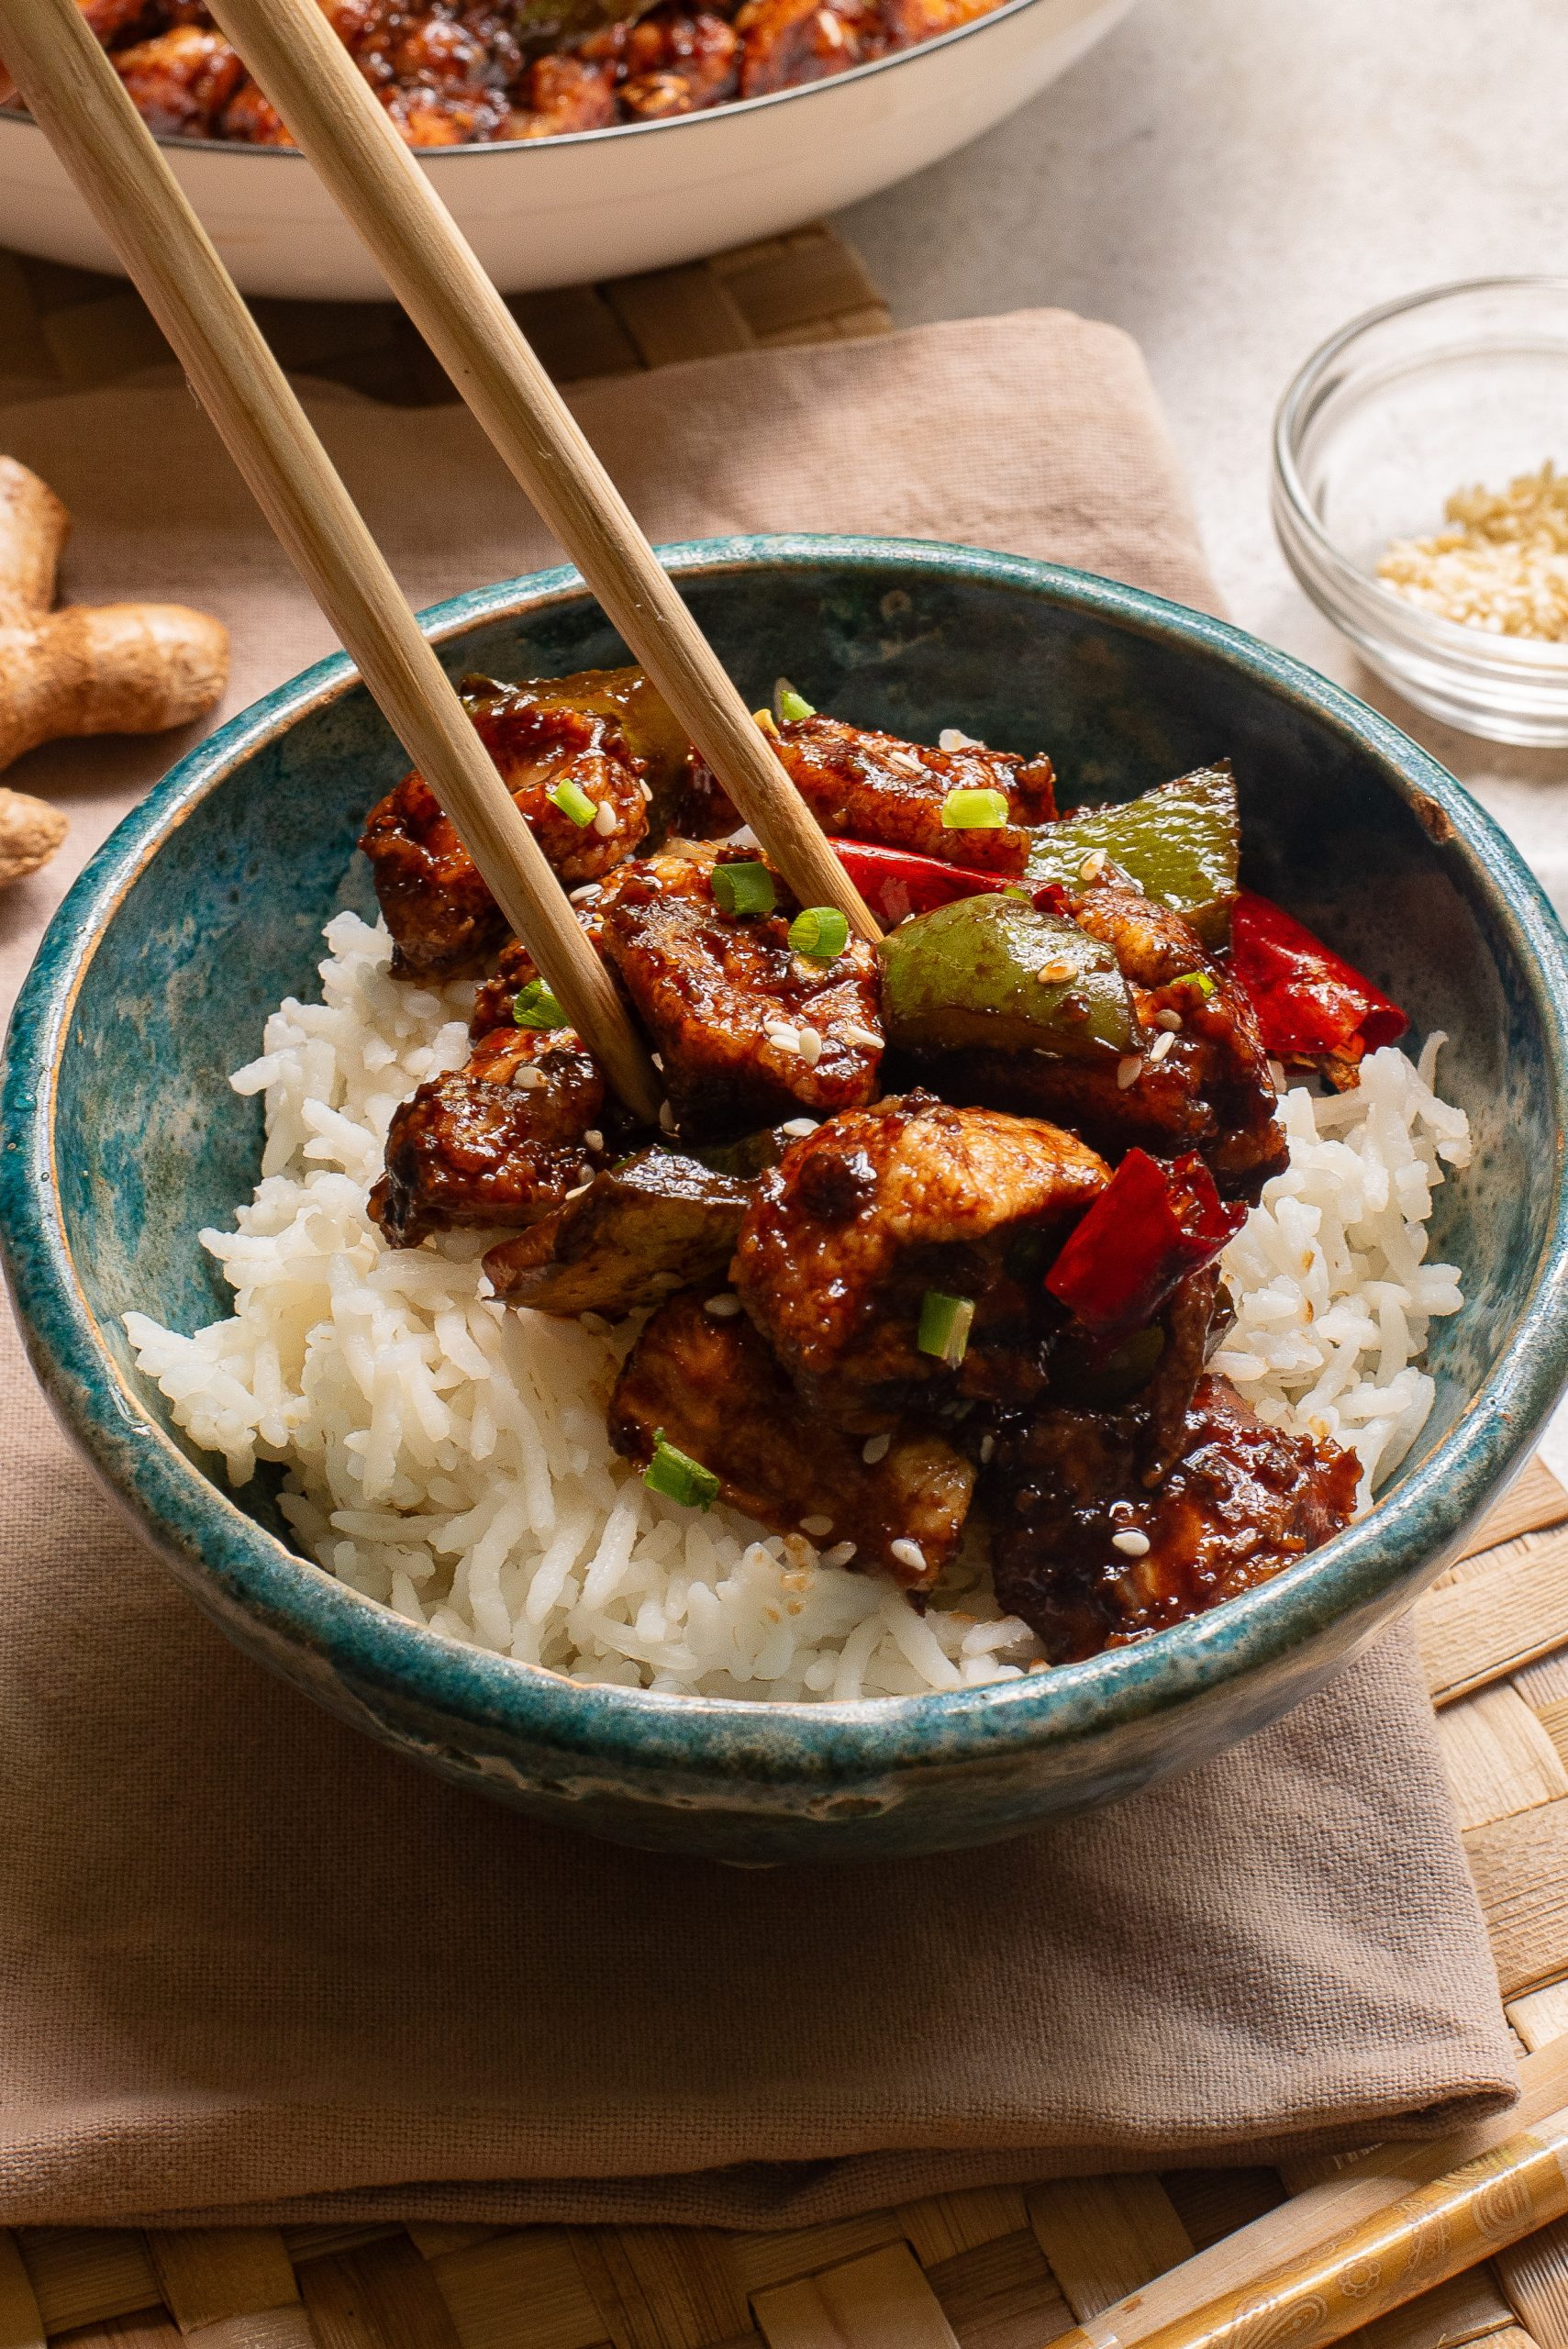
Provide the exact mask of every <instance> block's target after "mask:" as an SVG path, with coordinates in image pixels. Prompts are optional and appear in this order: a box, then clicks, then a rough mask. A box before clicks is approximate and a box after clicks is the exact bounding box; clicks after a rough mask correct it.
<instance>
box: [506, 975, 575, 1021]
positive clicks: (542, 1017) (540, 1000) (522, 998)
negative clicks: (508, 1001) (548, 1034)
mask: <svg viewBox="0 0 1568 2349" xmlns="http://www.w3.org/2000/svg"><path fill="white" fill-rule="evenodd" d="M512 1018H513V1019H514V1020H515V1021H516V1023H517V1026H518V1027H519V1028H566V1027H570V1025H571V1022H570V1021H569V1020H568V1019H567V1017H566V1014H565V1012H564V1011H562V1008H561V1006H560V1004H559V1003H558V1002H557V1001H556V999H555V997H554V996H552V995H551V993H550V989H549V988H548V987H547V986H546V985H545V983H544V981H543V980H542V979H530V980H529V981H528V985H527V986H526V987H519V988H518V989H517V994H516V995H515V996H513V997H512Z"/></svg>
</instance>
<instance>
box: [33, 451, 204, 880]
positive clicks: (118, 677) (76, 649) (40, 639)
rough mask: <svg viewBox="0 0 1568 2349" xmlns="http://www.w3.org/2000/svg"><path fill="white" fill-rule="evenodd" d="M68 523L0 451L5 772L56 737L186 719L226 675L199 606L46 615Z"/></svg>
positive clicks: (84, 609) (141, 729)
mask: <svg viewBox="0 0 1568 2349" xmlns="http://www.w3.org/2000/svg"><path fill="white" fill-rule="evenodd" d="M70 529H71V517H70V515H69V514H68V513H67V512H66V510H65V508H64V507H63V506H62V505H61V502H60V500H59V498H58V497H56V495H55V494H54V492H53V491H52V490H51V489H50V487H49V486H48V485H47V484H46V483H44V482H41V481H40V480H39V477H38V475H37V473H29V472H28V469H27V467H26V465H20V464H18V463H17V461H16V459H15V458H14V457H0V770H3V769H5V768H6V767H8V766H9V765H10V764H11V762H12V761H13V760H14V759H19V758H20V757H21V755H22V753H23V751H32V750H36V749H37V747H38V745H39V743H40V742H53V741H58V740H60V738H61V736H62V735H67V734H159V733H161V732H162V731H163V729H165V728H166V727H170V726H187V725H189V723H190V721H191V720H192V718H201V717H203V716H205V715H206V711H208V710H209V709H211V708H212V707H213V706H214V704H215V703H216V702H217V701H218V700H219V699H220V698H221V696H222V694H223V689H224V687H225V685H227V684H228V629H226V628H224V627H223V625H222V624H221V622H219V621H217V620H215V619H209V618H208V617H207V615H206V613H205V612H194V611H192V610H190V609H189V608H188V607H186V606H185V605H183V604H99V605H96V606H94V605H86V604H67V605H66V606H65V607H63V608H62V609H61V610H60V611H58V612H56V611H51V610H50V606H51V605H52V604H53V602H54V581H55V572H56V570H57V568H58V566H59V562H60V555H61V548H62V547H63V546H64V544H65V540H66V537H67V535H68V533H69V531H70ZM13 796H15V795H13ZM39 861H40V862H41V859H40V860H39ZM29 869H30V868H29Z"/></svg>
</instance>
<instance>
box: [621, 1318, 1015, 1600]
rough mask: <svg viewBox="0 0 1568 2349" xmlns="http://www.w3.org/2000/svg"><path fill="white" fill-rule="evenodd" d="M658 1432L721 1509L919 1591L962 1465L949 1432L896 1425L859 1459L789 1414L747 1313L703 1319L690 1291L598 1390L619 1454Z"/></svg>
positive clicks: (952, 1522) (805, 1419)
mask: <svg viewBox="0 0 1568 2349" xmlns="http://www.w3.org/2000/svg"><path fill="white" fill-rule="evenodd" d="M661 1433H662V1434H663V1435H664V1436H666V1437H667V1438H668V1440H669V1442H671V1443H673V1444H674V1445H675V1446H676V1447H677V1449H678V1450H680V1451H682V1452H684V1453H686V1455H687V1456H688V1458H690V1459H693V1460H696V1461H700V1462H701V1464H702V1465H703V1466H704V1467H705V1468H708V1469H711V1470H712V1472H713V1474H714V1475H716V1476H717V1478H718V1480H719V1489H720V1494H721V1497H723V1498H724V1499H725V1500H726V1501H728V1503H729V1505H730V1507H731V1508H738V1509H740V1510H742V1511H743V1512H744V1513H745V1515H746V1516H748V1517H752V1518H755V1519H756V1520H757V1522H758V1523H759V1524H761V1525H765V1526H768V1527H770V1528H771V1529H772V1530H773V1531H774V1532H776V1533H793V1532H804V1533H806V1534H807V1535H808V1536H809V1538H810V1539H811V1540H812V1541H813V1542H816V1543H817V1546H818V1547H819V1548H822V1549H825V1550H827V1551H828V1553H829V1554H830V1555H832V1554H834V1553H838V1554H836V1555H835V1556H834V1563H835V1564H840V1565H848V1564H851V1563H852V1564H855V1565H857V1566H859V1567H862V1568H866V1569H872V1570H874V1571H876V1572H879V1573H882V1574H885V1575H892V1576H893V1577H894V1579H895V1581H897V1582H900V1583H902V1584H903V1585H904V1586H905V1587H906V1589H909V1590H912V1591H925V1590H929V1588H930V1586H931V1585H932V1584H933V1583H934V1582H935V1581H936V1580H937V1578H938V1576H939V1575H940V1573H941V1571H942V1569H943V1567H944V1566H945V1565H946V1564H948V1563H949V1561H950V1560H951V1557H952V1554H953V1553H954V1551H955V1550H956V1549H957V1547H958V1544H959V1541H960V1538H961V1537H962V1531H963V1523H964V1519H965V1518H966V1516H967V1515H968V1511H969V1504H970V1498H971V1495H972V1493H973V1484H974V1474H973V1469H972V1468H971V1466H970V1464H969V1463H968V1461H966V1460H964V1459H963V1458H962V1456H961V1455H960V1454H959V1453H957V1452H955V1451H954V1450H953V1448H952V1446H951V1444H950V1443H948V1442H946V1441H945V1440H944V1439H943V1438H942V1437H941V1436H940V1435H936V1434H932V1433H928V1432H924V1431H916V1430H901V1431H899V1432H898V1433H897V1434H895V1437H894V1439H893V1442H892V1443H891V1444H890V1445H889V1446H888V1448H887V1450H886V1453H884V1456H883V1457H882V1458H880V1459H879V1460H877V1461H875V1462H874V1463H872V1464H868V1463H867V1461H866V1460H865V1458H864V1456H863V1446H862V1441H861V1439H860V1438H859V1437H858V1436H851V1435H847V1434H845V1433H844V1432H843V1431H842V1430H840V1428H837V1427H835V1426H832V1425H830V1424H829V1423H828V1421H827V1420H825V1419H817V1418H814V1417H813V1416H811V1415H810V1414H809V1413H806V1412H803V1411H802V1409H801V1408H800V1402H799V1398H798V1397H797V1396H795V1394H794V1393H793V1392H792V1390H791V1387H790V1385H789V1381H788V1380H787V1378H785V1376H784V1373H783V1371H782V1370H781V1369H780V1368H779V1365H778V1364H777V1363H776V1362H775V1361H774V1359H773V1354H772V1353H770V1352H769V1350H768V1347H767V1345H766V1344H765V1343H764V1341H763V1340H762V1338H760V1337H759V1336H758V1334H757V1332H756V1331H755V1330H753V1329H752V1328H751V1324H750V1323H749V1322H748V1321H746V1320H745V1319H743V1318H742V1317H740V1316H733V1315H732V1316H730V1317H728V1318H727V1319H718V1318H716V1316H714V1315H713V1314H711V1313H710V1312H709V1311H708V1310H707V1308H706V1302H705V1300H704V1298H703V1297H702V1294H701V1292H700V1291H699V1290H696V1289H691V1290H687V1291H684V1292H683V1294H682V1295H680V1296H678V1297H672V1298H671V1300H670V1302H669V1303H668V1304H667V1305H665V1306H662V1308H660V1310H659V1311H658V1312H657V1313H656V1314H655V1315H654V1317H653V1319H652V1320H651V1321H650V1323H649V1324H648V1327H647V1329H646V1330H644V1331H643V1333H642V1335H641V1337H640V1338H639V1340H638V1341H637V1344H636V1346H635V1348H634V1349H633V1351H632V1353H631V1355H630V1357H629V1358H628V1362H627V1364H626V1368H625V1369H624V1370H623V1371H622V1373H621V1375H620V1378H619V1381H618V1382H617V1386H616V1390H615V1394H614V1396H613V1397H611V1401H610V1440H611V1442H613V1443H614V1445H615V1447H616V1450H617V1452H620V1453H624V1454H625V1455H626V1457H627V1458H628V1459H630V1460H639V1461H647V1460H650V1459H651V1458H652V1456H653V1450H654V1445H655V1442H656V1440H657V1438H658V1436H659V1435H660V1434H661ZM846 1542H852V1543H853V1545H854V1548H853V1553H852V1557H851V1555H846V1554H844V1553H842V1552H841V1551H840V1544H842V1543H846Z"/></svg>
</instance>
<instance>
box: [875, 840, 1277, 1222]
mask: <svg viewBox="0 0 1568 2349" xmlns="http://www.w3.org/2000/svg"><path fill="white" fill-rule="evenodd" d="M1071 911H1072V918H1073V920H1074V921H1076V922H1077V924H1078V926H1079V928H1080V929H1081V930H1087V931H1088V933H1089V935H1090V937H1091V938H1095V939H1098V940H1099V941H1101V943H1102V944H1104V945H1106V946H1108V947H1109V948H1110V949H1111V951H1112V952H1114V953H1115V955H1116V957H1117V961H1118V965H1119V966H1120V969H1121V971H1122V973H1123V975H1124V976H1125V977H1126V978H1127V980H1128V981H1129V990H1130V994H1131V998H1132V1004H1133V1009H1134V1013H1135V1015H1136V1018H1137V1020H1138V1026H1139V1042H1138V1049H1137V1050H1136V1051H1135V1052H1129V1053H1127V1054H1124V1055H1123V1056H1122V1057H1121V1058H1120V1059H1119V1060H1117V1059H1108V1058H1107V1059H1103V1060H1097V1061H1096V1060H1091V1059H1082V1060H1079V1059H1068V1058H1065V1057H1058V1056H1056V1055H1055V1054H1051V1053H1045V1052H1004V1051H997V1050H989V1049H984V1048H981V1049H977V1050H973V1051H970V1052H964V1053H962V1055H957V1056H954V1055H944V1056H943V1057H942V1058H941V1060H940V1063H939V1061H938V1060H936V1059H934V1058H928V1057H925V1056H922V1055H916V1056H912V1057H911V1059H910V1062H909V1066H910V1069H911V1072H912V1073H913V1074H917V1075H919V1076H922V1077H924V1078H926V1079H927V1081H929V1082H930V1083H932V1084H935V1085H940V1089H941V1090H942V1092H944V1093H945V1094H948V1095H949V1096H950V1097H956V1098H958V1099H960V1100H968V1101H989V1102H994V1103H996V1104H1002V1103H1006V1104H1008V1105H1010V1106H1013V1107H1017V1108H1029V1109H1032V1110H1035V1111H1037V1112H1038V1113H1039V1114H1040V1116H1041V1117H1047V1118H1052V1119H1059V1120H1060V1121H1061V1122H1062V1124H1063V1125H1066V1126H1071V1127H1072V1129H1073V1131H1074V1132H1076V1133H1081V1134H1083V1135H1084V1139H1085V1140H1086V1141H1090V1142H1092V1143H1093V1144H1094V1145H1095V1148H1096V1149H1098V1150H1102V1151H1104V1152H1106V1154H1107V1155H1108V1156H1111V1157H1119V1156H1120V1155H1121V1154H1122V1152H1124V1151H1128V1150H1131V1149H1133V1148H1138V1149H1140V1150H1147V1151H1149V1152H1151V1153H1152V1154H1153V1155H1154V1156H1156V1157H1164V1158H1170V1157H1174V1156H1178V1155H1179V1154H1180V1153H1182V1152H1184V1151H1190V1150H1195V1151H1197V1152H1199V1153H1200V1155H1201V1156H1202V1157H1203V1159H1204V1160H1205V1161H1206V1163H1207V1165H1208V1167H1209V1170H1210V1172H1211V1173H1212V1174H1213V1175H1214V1179H1215V1182H1216V1184H1217V1186H1218V1189H1219V1191H1220V1193H1221V1194H1222V1196H1223V1197H1227V1198H1240V1199H1247V1200H1250V1201H1252V1202H1254V1203H1255V1202H1256V1200H1257V1197H1258V1195H1259V1193H1260V1192H1261V1191H1262V1187H1263V1185H1264V1184H1265V1183H1266V1182H1267V1181H1268V1180H1269V1178H1270V1176H1271V1175H1278V1174H1281V1173H1283V1171H1284V1168H1285V1167H1286V1166H1287V1165H1288V1164H1289V1163H1290V1151H1289V1146H1288V1144H1287V1143H1286V1141H1285V1138H1284V1131H1283V1130H1282V1129H1281V1127H1280V1125H1279V1123H1278V1120H1277V1117H1276V1112H1277V1109H1278V1107H1279V1096H1278V1094H1277V1092H1276V1091H1275V1088H1274V1082H1273V1077H1272V1076H1271V1074H1269V1060H1268V1054H1267V1052H1265V1051H1264V1049H1263V1041H1262V1036H1261V1035H1260V1034H1259V1032H1258V1023H1257V1019H1256V1016H1255V1014H1254V1012H1253V1010H1252V1007H1251V1004H1250V1003H1249V1001H1248V1000H1247V997H1246V996H1245V995H1244V994H1243V993H1242V991H1241V989H1240V988H1239V987H1237V986H1234V985H1232V984H1231V982H1230V979H1229V976H1228V974H1227V972H1226V967H1225V965H1224V963H1221V962H1217V961H1216V960H1215V958H1214V957H1213V956H1212V955H1211V954H1210V953H1209V952H1207V949H1206V948H1205V947H1204V945H1203V942H1202V941H1201V940H1200V939H1199V937H1198V935H1197V932H1196V931H1195V930H1194V929H1193V928H1192V927H1191V925H1190V924H1189V923H1187V922H1185V921H1184V920H1183V918H1182V917H1181V915H1180V914H1176V913H1172V912H1171V911H1170V910H1169V909H1168V908H1167V907H1163V906H1160V905H1156V904H1155V903H1154V901H1153V900H1152V899H1151V898H1150V897H1146V896H1144V895H1143V894H1142V892H1141V891H1140V890H1138V889H1135V888H1133V887H1132V886H1131V885H1129V883H1127V882H1125V881H1123V880H1120V879H1109V880H1106V881H1105V882H1102V883H1100V884H1098V885H1095V886H1094V887H1092V888H1088V889H1085V890H1084V892H1083V894H1082V895H1081V896H1077V897H1074V898H1073V901H1072V907H1071Z"/></svg>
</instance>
